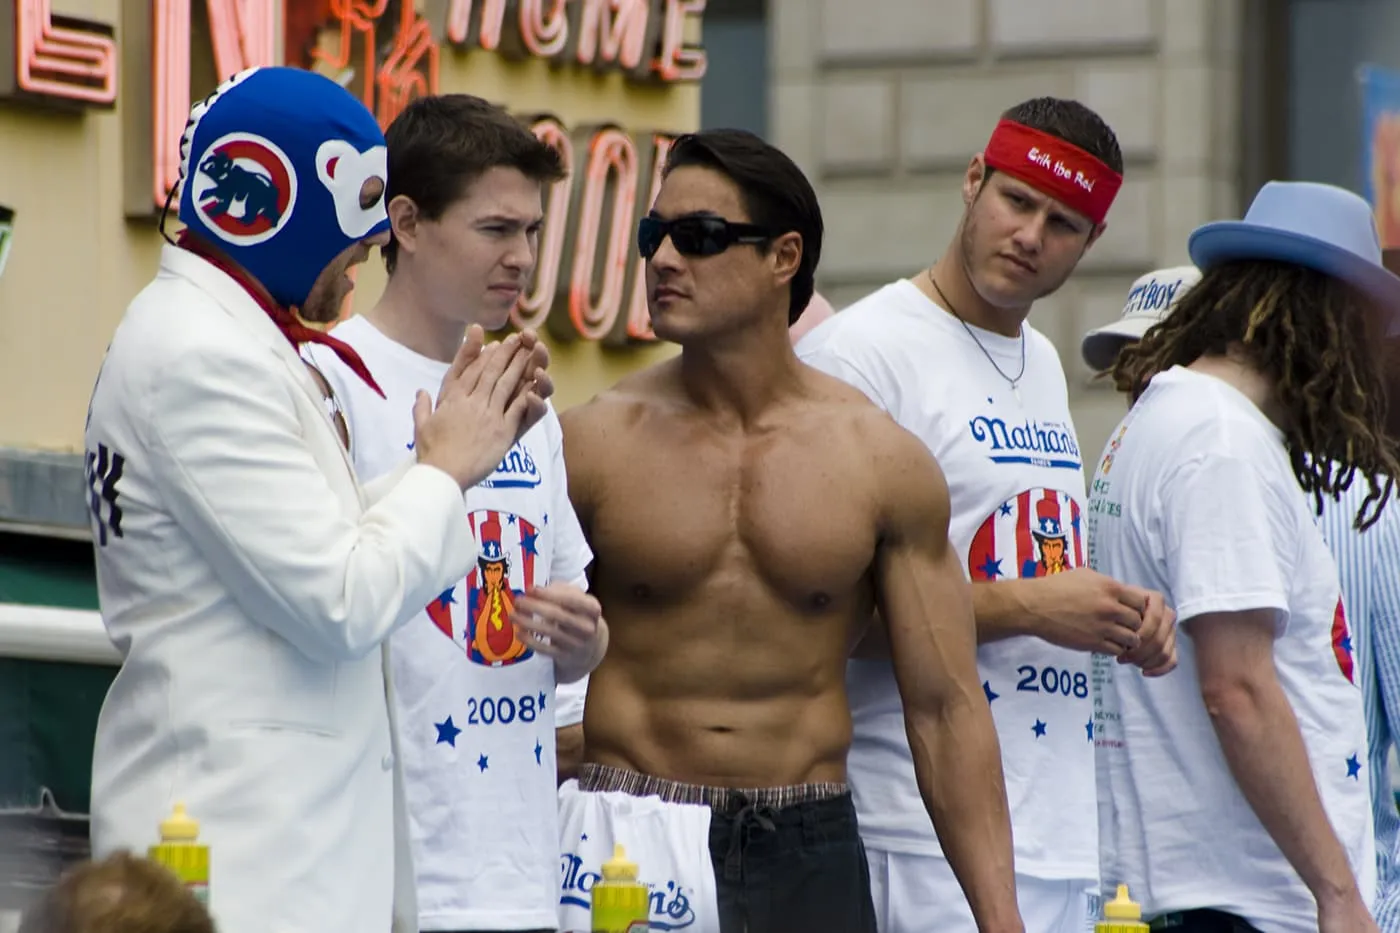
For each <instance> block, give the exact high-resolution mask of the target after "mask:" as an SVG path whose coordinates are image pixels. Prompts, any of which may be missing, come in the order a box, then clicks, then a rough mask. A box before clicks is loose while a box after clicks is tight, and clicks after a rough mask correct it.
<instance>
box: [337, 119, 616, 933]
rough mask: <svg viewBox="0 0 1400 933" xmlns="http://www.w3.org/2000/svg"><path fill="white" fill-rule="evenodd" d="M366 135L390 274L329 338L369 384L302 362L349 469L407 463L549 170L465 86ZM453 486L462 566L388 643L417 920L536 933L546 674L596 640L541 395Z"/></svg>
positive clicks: (601, 628) (550, 767)
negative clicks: (344, 429) (331, 413)
mask: <svg viewBox="0 0 1400 933" xmlns="http://www.w3.org/2000/svg"><path fill="white" fill-rule="evenodd" d="M385 135H386V138H387V140H388V148H389V156H388V159H389V186H388V195H387V197H388V202H389V203H388V208H389V218H390V221H391V224H392V233H393V239H392V241H391V242H390V243H389V245H388V246H386V247H385V248H384V259H385V264H386V266H388V269H389V284H388V286H387V287H386V288H385V290H384V294H383V296H382V297H381V298H380V299H379V302H378V303H377V304H376V305H375V306H374V308H372V309H371V310H370V311H368V312H366V313H365V314H364V315H362V316H359V317H354V318H351V319H350V320H348V321H346V322H345V323H343V324H341V325H339V326H338V327H336V329H335V335H336V336H337V337H338V338H340V339H341V340H343V341H345V342H346V343H348V344H350V345H351V346H352V347H354V348H355V350H357V351H358V352H359V354H360V355H361V356H362V357H363V358H364V360H365V362H366V363H367V364H368V366H369V368H370V371H371V372H373V373H374V376H375V378H376V379H377V380H378V382H379V384H380V385H381V386H382V387H383V389H384V394H385V396H386V397H383V398H381V397H380V396H378V395H375V394H372V393H370V392H368V391H366V389H365V388H364V386H363V385H362V384H361V383H360V382H358V381H357V380H355V379H354V378H352V377H350V376H349V375H348V371H347V370H346V369H345V368H344V367H343V366H342V365H339V363H338V360H336V359H334V358H331V357H329V356H327V355H324V354H322V355H318V358H317V362H318V363H319V364H320V365H321V366H322V368H323V370H324V371H325V372H326V374H327V376H328V377H329V378H330V380H331V382H332V383H333V384H334V388H335V391H336V395H337V396H338V397H339V398H340V400H341V403H342V405H343V407H344V412H345V417H346V421H347V422H348V424H349V429H350V430H349V433H350V437H351V450H352V455H353V457H354V461H355V467H356V469H357V471H358V472H359V474H360V475H361V476H362V477H364V478H366V479H372V478H374V477H375V476H378V475H380V474H383V473H386V472H389V471H391V470H393V469H395V468H397V467H398V465H399V463H400V462H401V461H403V460H405V459H406V458H408V457H409V456H410V450H409V448H411V447H412V443H411V442H412V440H413V406H414V402H415V398H416V397H417V396H418V395H419V394H420V393H423V392H427V393H432V392H433V391H435V388H436V386H437V385H438V383H439V382H440V381H441V379H442V375H443V373H444V372H445V371H446V369H447V366H448V362H449V361H450V360H451V359H452V357H453V354H454V353H455V352H456V348H457V347H458V346H459V345H460V344H461V342H462V339H463V335H464V333H465V332H466V329H467V327H468V326H469V325H472V324H480V325H481V326H482V327H484V328H485V329H487V330H496V329H499V328H501V327H504V326H505V325H506V323H507V321H508V319H509V316H510V312H511V310H512V309H513V308H514V307H515V305H516V303H517V302H518V301H519V300H520V297H521V295H522V294H523V293H524V290H525V288H526V287H527V286H528V284H529V282H530V276H531V273H532V272H533V270H534V266H535V261H536V256H537V252H538V245H539V231H540V227H541V224H542V221H543V206H542V205H543V190H544V187H545V186H546V185H547V184H549V183H551V182H554V181H557V180H558V179H559V178H561V177H562V175H563V171H562V166H561V164H560V160H559V156H558V154H557V153H556V152H555V151H554V150H553V149H551V148H550V147H549V146H548V145H546V144H545V143H543V142H541V141H539V140H538V139H537V138H536V137H535V136H534V134H532V133H531V132H530V131H529V129H527V128H526V127H525V126H524V125H522V124H521V123H519V122H518V121H516V120H515V119H514V118H512V117H511V116H510V115H509V114H507V113H506V112H505V111H503V110H501V109H500V108H498V107H496V106H494V105H492V104H489V103H487V102H486V101H483V100H481V99H480V98H476V97H472V96H470V95H465V94H449V95H443V96H439V97H427V98H420V99H418V100H416V101H414V102H413V103H411V104H410V105H409V106H408V108H407V109H405V110H404V112H403V113H402V114H400V115H399V116H398V118H396V119H395V121H394V122H393V124H391V125H390V127H389V129H388V131H387V133H386V134H385ZM466 499H467V511H468V513H469V516H470V522H471V526H472V533H473V538H474V539H475V543H476V547H477V559H476V562H475V566H474V567H473V568H472V570H470V571H469V572H468V574H467V576H466V578H465V579H463V580H460V581H458V583H457V584H456V585H454V586H452V587H450V588H448V589H447V590H445V591H444V592H443V593H442V594H441V595H440V596H439V597H438V598H437V599H435V600H433V601H432V602H431V603H430V604H429V605H428V606H427V607H425V611H424V612H423V614H422V616H421V617H420V618H419V619H417V620H416V621H414V622H410V623H409V624H408V625H407V626H405V627H404V628H403V629H401V630H400V631H399V632H398V633H396V634H395V636H394V638H393V640H392V642H391V644H390V648H391V654H390V658H391V668H392V675H393V685H394V686H393V691H394V709H395V713H396V716H397V720H398V725H399V733H400V736H401V738H402V752H401V753H402V755H403V758H404V761H403V765H404V779H405V790H406V797H407V801H408V816H409V821H410V825H411V827H412V841H413V856H414V860H413V861H414V871H415V875H416V881H417V892H418V901H419V904H418V908H419V918H420V925H421V927H420V928H421V929H422V930H424V931H447V930H451V931H468V930H470V931H484V930H492V931H497V930H499V931H506V930H550V931H552V930H555V929H556V928H557V925H558V920H557V917H558V902H559V849H558V842H559V830H558V809H557V796H556V790H555V786H556V779H555V728H556V726H562V725H566V724H567V723H565V722H564V721H562V720H560V719H559V718H558V711H557V709H556V696H555V685H556V683H563V682H568V681H573V680H578V679H579V678H581V677H583V676H585V675H586V674H587V673H588V672H589V671H590V670H592V669H593V667H595V666H596V665H597V664H598V662H599V661H600V660H601V658H602V655H603V653H604V651H605V650H606V646H607V640H608V639H607V626H606V624H605V623H604V622H603V620H602V617H601V614H600V610H599V607H598V603H597V601H596V600H594V599H593V598H592V597H591V596H589V595H588V594H587V592H586V591H585V587H586V586H587V579H586V576H585V570H586V568H587V566H588V564H589V562H590V561H591V560H592V553H591V552H590V551H589V548H588V545H587V542H586V541H585V540H584V537H583V533H582V531H581V529H580V527H579V523H578V519H577V517H576V516H575V514H574V510H573V507H572V506H571V505H570V503H569V495H568V484H567V482H566V479H565V475H564V453H563V436H562V432H561V430H560V427H559V419H558V417H557V416H556V415H555V413H554V411H553V409H552V408H551V409H550V411H549V412H548V413H547V414H546V416H545V418H544V419H543V420H542V421H541V422H540V423H539V424H538V425H536V426H535V428H533V429H532V430H531V431H529V432H528V433H527V434H525V435H524V436H523V437H522V438H521V440H520V442H519V443H517V444H516V445H515V447H514V448H512V449H511V450H510V452H509V453H507V454H506V456H505V458H504V459H503V460H502V461H501V463H500V465H499V466H498V467H497V468H496V471H495V472H494V473H492V474H491V475H490V476H489V477H488V478H487V479H486V480H485V481H483V482H482V483H481V484H480V485H478V486H476V487H474V488H472V489H470V490H468V491H467V494H466ZM579 712H581V711H579V710H576V711H575V714H574V715H575V719H574V721H575V722H576V721H577V719H578V713H579Z"/></svg>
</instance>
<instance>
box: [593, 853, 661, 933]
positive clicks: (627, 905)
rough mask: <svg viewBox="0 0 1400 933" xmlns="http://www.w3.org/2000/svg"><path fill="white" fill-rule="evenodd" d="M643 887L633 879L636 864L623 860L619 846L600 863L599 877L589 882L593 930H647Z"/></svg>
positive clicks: (642, 932)
mask: <svg viewBox="0 0 1400 933" xmlns="http://www.w3.org/2000/svg"><path fill="white" fill-rule="evenodd" d="M647 898H648V892H647V886H646V885H644V884H642V883H641V882H639V881H638V880H637V863H636V862H629V861H627V853H625V852H624V851H623V849H622V846H621V845H616V844H615V845H614V846H613V857H612V858H610V859H608V860H607V861H606V862H604V863H603V880H602V881H599V882H598V883H597V884H595V885H593V912H592V918H591V921H592V922H591V926H592V927H593V933H647V930H648V929H649V924H648V922H647V921H648V917H649V916H650V913H651V911H650V905H649V903H648V899H647Z"/></svg>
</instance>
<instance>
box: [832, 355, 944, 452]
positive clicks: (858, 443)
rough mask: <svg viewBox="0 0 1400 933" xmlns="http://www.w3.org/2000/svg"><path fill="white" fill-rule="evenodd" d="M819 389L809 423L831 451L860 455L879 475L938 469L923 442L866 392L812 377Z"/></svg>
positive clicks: (844, 384) (834, 379)
mask: <svg viewBox="0 0 1400 933" xmlns="http://www.w3.org/2000/svg"><path fill="white" fill-rule="evenodd" d="M809 378H810V379H811V380H812V384H813V386H814V387H815V389H816V392H815V393H814V396H815V397H814V400H813V401H812V402H811V407H810V408H809V409H808V411H807V415H808V416H809V417H808V418H807V419H806V423H807V424H808V425H809V426H813V427H817V426H819V427H817V429H818V430H819V431H820V432H821V434H822V436H823V438H824V441H823V443H824V444H825V445H827V449H844V450H850V451H855V452H858V455H859V459H860V461H861V462H862V463H863V464H866V465H869V466H871V467H873V469H874V472H875V473H876V474H877V475H883V473H884V471H886V470H888V469H891V468H894V469H906V468H907V469H911V470H918V469H921V468H922V467H923V466H926V465H933V466H935V467H936V462H935V461H934V460H933V455H932V454H931V453H929V450H928V448H927V447H926V446H925V445H924V443H923V441H921V440H919V438H918V437H916V436H915V435H914V434H912V433H911V432H910V431H908V430H907V429H905V428H904V427H902V426H901V425H900V424H899V422H898V421H896V420H895V419H894V417H893V416H891V415H890V414H889V412H887V411H885V410H884V409H882V408H880V407H879V406H878V405H876V404H874V403H873V402H871V401H870V399H869V398H867V397H866V396H865V394H864V393H863V392H861V391H860V390H859V389H856V388H854V387H852V386H851V385H849V384H847V383H846V382H844V381H842V380H840V379H837V378H835V377H833V376H828V375H826V374H825V373H822V372H813V373H811V374H810V377H809Z"/></svg>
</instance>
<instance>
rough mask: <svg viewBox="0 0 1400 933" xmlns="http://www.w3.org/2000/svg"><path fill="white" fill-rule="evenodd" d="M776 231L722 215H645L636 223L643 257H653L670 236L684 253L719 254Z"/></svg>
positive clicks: (638, 249) (639, 250) (759, 241)
mask: <svg viewBox="0 0 1400 933" xmlns="http://www.w3.org/2000/svg"><path fill="white" fill-rule="evenodd" d="M776 235H777V234H775V233H772V232H770V231H769V230H768V229H767V228H766V227H760V226H757V225H756V224H736V223H730V222H729V221H727V220H725V219H724V218H723V217H707V216H703V215H698V216H697V215H691V216H689V217H677V218H676V219H675V220H662V219H661V218H660V217H643V218H642V219H641V221H640V222H638V224H637V252H639V253H641V254H642V258H643V259H651V257H653V256H655V255H656V251H657V250H659V249H660V248H661V244H662V242H663V241H664V240H665V239H666V238H667V237H670V238H671V245H672V246H674V247H675V248H676V252H678V253H680V254H681V255H682V256H718V255H719V254H720V253H722V252H724V251H725V250H727V249H729V247H731V246H733V245H734V244H735V243H765V242H767V241H768V240H771V239H773V237H774V236H776Z"/></svg>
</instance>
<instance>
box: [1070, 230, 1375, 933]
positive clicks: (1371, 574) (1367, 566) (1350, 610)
mask: <svg viewBox="0 0 1400 933" xmlns="http://www.w3.org/2000/svg"><path fill="white" fill-rule="evenodd" d="M1392 253H1394V260H1400V250H1395V251H1391V250H1387V251H1386V253H1385V259H1386V263H1385V264H1386V268H1389V269H1392V270H1393V269H1394V268H1395V265H1394V264H1392V263H1393V260H1392ZM1200 278H1201V273H1200V271H1199V270H1197V269H1196V267H1195V266H1180V267H1177V268H1173V269H1158V270H1157V271H1155V272H1150V273H1148V274H1147V275H1144V276H1143V277H1142V278H1140V279H1138V280H1137V281H1136V282H1134V283H1133V286H1132V289H1131V290H1130V291H1129V293H1128V302H1127V305H1126V306H1125V307H1124V309H1123V317H1122V318H1121V319H1119V320H1117V321H1114V322H1113V323H1111V324H1108V325H1106V326H1104V327H1098V328H1095V329H1094V330H1092V331H1090V332H1089V333H1087V334H1085V335H1084V340H1083V342H1082V344H1081V346H1080V350H1081V354H1082V356H1083V357H1084V362H1085V363H1086V364H1087V365H1088V366H1089V367H1090V368H1092V369H1094V370H1096V371H1106V370H1110V369H1112V368H1113V362H1114V360H1115V359H1116V358H1117V356H1118V354H1119V353H1120V352H1121V351H1122V348H1123V347H1125V346H1127V345H1128V344H1130V343H1134V342H1136V341H1138V340H1140V339H1141V338H1142V335H1143V334H1145V333H1146V332H1147V330H1148V328H1150V327H1151V326H1152V325H1154V324H1156V323H1157V322H1158V321H1161V320H1162V319H1163V318H1165V317H1166V316H1167V314H1168V313H1169V312H1170V310H1171V308H1172V307H1174V306H1175V303H1176V302H1177V301H1179V300H1180V299H1181V298H1182V296H1184V295H1185V294H1186V293H1187V292H1188V291H1190V290H1191V287H1192V286H1193V285H1194V284H1195V283H1196V282H1198V281H1200ZM1386 351H1387V352H1386V365H1385V369H1384V374H1385V385H1386V397H1387V399H1388V400H1389V401H1390V404H1389V405H1388V406H1387V409H1386V422H1387V423H1386V431H1387V433H1388V434H1389V436H1390V437H1391V438H1392V439H1394V438H1400V402H1397V399H1400V340H1396V339H1394V338H1391V339H1389V340H1387V341H1386ZM1110 456H1112V454H1111V452H1110V453H1109V454H1108V455H1106V456H1105V459H1104V462H1105V464H1107V463H1108V462H1109V461H1108V457H1110ZM1107 470H1108V468H1107V466H1105V471H1106V472H1107ZM1368 494H1369V489H1368V488H1367V486H1366V484H1365V483H1357V482H1353V483H1352V484H1351V485H1350V486H1348V487H1347V488H1346V489H1345V490H1344V491H1342V493H1341V496H1340V498H1333V497H1332V496H1324V497H1323V500H1322V514H1321V516H1320V517H1319V528H1320V529H1321V531H1322V536H1323V537H1324V538H1326V539H1327V546H1328V548H1329V549H1330V550H1331V552H1332V557H1333V558H1334V559H1335V560H1336V563H1337V575H1338V577H1339V578H1340V580H1341V585H1342V602H1343V604H1344V605H1345V607H1346V621H1347V627H1348V629H1349V630H1350V631H1349V634H1350V636H1351V642H1352V650H1353V652H1354V655H1355V664H1354V666H1353V670H1354V672H1355V677H1356V682H1357V685H1358V686H1359V687H1360V688H1361V695H1362V698H1363V701H1364V703H1365V708H1366V736H1367V744H1368V748H1369V751H1368V755H1367V758H1366V763H1365V765H1364V766H1363V767H1364V768H1365V770H1366V773H1368V774H1369V775H1370V781H1369V783H1370V785H1371V798H1372V800H1371V816H1372V821H1373V823H1374V824H1375V831H1376V871H1377V885H1376V902H1375V915H1376V925H1377V926H1379V927H1380V929H1381V933H1400V812H1397V811H1396V808H1395V795H1394V794H1393V793H1392V791H1391V778H1390V774H1391V770H1390V755H1391V751H1392V749H1393V748H1394V746H1395V741H1396V738H1397V737H1400V510H1397V509H1385V510H1384V511H1383V512H1381V514H1380V518H1379V520H1377V522H1376V523H1375V524H1374V525H1372V526H1371V527H1369V528H1367V529H1365V530H1364V531H1363V530H1358V529H1357V528H1356V527H1355V525H1356V513H1357V510H1358V509H1360V508H1361V505H1362V503H1363V502H1364V501H1365V499H1366V496H1367V495H1368Z"/></svg>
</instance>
